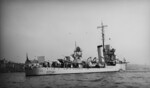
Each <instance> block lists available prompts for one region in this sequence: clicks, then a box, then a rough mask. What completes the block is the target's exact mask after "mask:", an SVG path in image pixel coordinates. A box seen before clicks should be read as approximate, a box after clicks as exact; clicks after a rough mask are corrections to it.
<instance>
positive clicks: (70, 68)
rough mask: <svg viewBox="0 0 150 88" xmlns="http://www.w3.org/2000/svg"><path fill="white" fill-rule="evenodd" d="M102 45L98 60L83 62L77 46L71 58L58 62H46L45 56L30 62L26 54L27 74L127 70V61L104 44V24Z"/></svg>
mask: <svg viewBox="0 0 150 88" xmlns="http://www.w3.org/2000/svg"><path fill="white" fill-rule="evenodd" d="M101 28H102V40H103V41H102V45H98V46H97V51H98V58H97V57H94V58H92V57H89V58H87V60H86V61H83V60H82V50H81V48H80V47H79V46H76V44H75V50H74V53H73V54H72V55H70V56H65V57H64V58H61V59H57V60H56V61H52V62H49V61H45V60H44V56H40V57H39V58H38V60H29V58H28V55H27V54H26V62H25V74H26V75H27V76H31V75H32V76H34V75H50V74H69V73H93V72H113V71H120V70H126V65H127V62H126V60H124V61H121V60H119V59H118V58H116V55H115V49H114V48H110V45H105V44H104V32H103V28H104V25H103V24H102V26H101Z"/></svg>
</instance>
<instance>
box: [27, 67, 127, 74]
mask: <svg viewBox="0 0 150 88" xmlns="http://www.w3.org/2000/svg"><path fill="white" fill-rule="evenodd" d="M120 70H126V64H116V66H106V67H105V68H52V67H49V68H48V67H47V68H46V67H40V68H32V69H26V70H25V73H26V76H37V75H52V74H72V73H94V72H116V71H120Z"/></svg>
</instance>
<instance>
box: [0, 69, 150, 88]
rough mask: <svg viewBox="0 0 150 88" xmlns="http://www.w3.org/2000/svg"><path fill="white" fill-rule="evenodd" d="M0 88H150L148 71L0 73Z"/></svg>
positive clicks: (149, 73) (149, 72)
mask: <svg viewBox="0 0 150 88" xmlns="http://www.w3.org/2000/svg"><path fill="white" fill-rule="evenodd" d="M0 88H150V71H125V72H112V73H90V74H69V75H47V76H31V77H26V76H25V73H1V74H0Z"/></svg>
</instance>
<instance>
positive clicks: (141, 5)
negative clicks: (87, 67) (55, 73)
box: [0, 0, 150, 65]
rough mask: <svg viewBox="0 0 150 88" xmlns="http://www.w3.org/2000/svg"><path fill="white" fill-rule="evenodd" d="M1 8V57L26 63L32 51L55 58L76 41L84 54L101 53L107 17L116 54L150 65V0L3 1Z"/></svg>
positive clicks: (67, 51) (70, 49)
mask: <svg viewBox="0 0 150 88" xmlns="http://www.w3.org/2000/svg"><path fill="white" fill-rule="evenodd" d="M0 11H1V19H0V43H1V44H0V57H1V58H4V57H5V58H6V59H7V60H10V61H14V62H23V63H24V62H25V60H26V53H28V56H29V58H30V59H35V58H36V57H37V56H45V58H46V60H56V59H58V58H63V57H64V56H66V55H71V54H72V53H73V51H74V49H75V42H76V43H77V45H78V46H80V47H81V49H82V51H83V59H87V58H88V57H90V56H91V57H98V55H97V45H100V44H102V41H101V29H97V26H100V25H101V22H103V24H105V25H107V26H108V27H106V28H105V41H106V44H111V46H112V47H113V48H115V49H116V52H115V53H116V55H117V57H118V58H120V59H122V58H126V60H127V61H128V62H130V63H133V64H149V65H150V35H149V34H150V30H149V29H150V25H149V23H150V20H149V19H150V1H148V0H122V1H120V0H113V1H112V0H99V1H98V0H80V1H79V0H55V1H54V0H49V1H48V0H4V1H1V10H0ZM109 38H111V40H109Z"/></svg>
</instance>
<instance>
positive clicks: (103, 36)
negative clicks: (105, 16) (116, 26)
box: [97, 22, 107, 52]
mask: <svg viewBox="0 0 150 88" xmlns="http://www.w3.org/2000/svg"><path fill="white" fill-rule="evenodd" d="M105 27H107V25H103V22H102V23H101V26H98V27H97V28H101V29H102V42H103V52H104V50H105V48H104V45H105V34H104V28H105Z"/></svg>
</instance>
